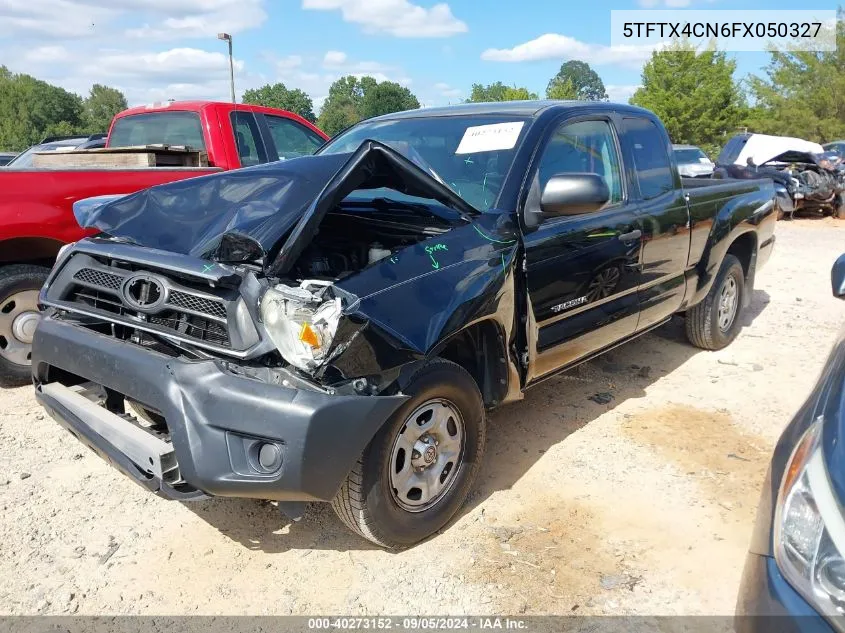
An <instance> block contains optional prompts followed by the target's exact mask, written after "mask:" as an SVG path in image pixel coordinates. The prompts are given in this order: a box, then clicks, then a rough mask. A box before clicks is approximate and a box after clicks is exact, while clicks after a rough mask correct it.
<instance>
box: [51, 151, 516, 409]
mask: <svg viewBox="0 0 845 633" xmlns="http://www.w3.org/2000/svg"><path fill="white" fill-rule="evenodd" d="M320 182H322V184H319V185H318V184H317V183H320ZM297 188H298V190H295V189H297ZM375 189H378V190H384V191H386V192H388V194H389V192H391V191H393V192H399V193H400V194H404V195H406V196H411V197H413V198H414V199H420V200H427V201H430V204H423V203H421V202H414V201H408V200H407V199H404V200H398V201H397V200H391V199H389V198H387V197H385V196H384V195H382V194H379V195H377V196H369V197H368V196H365V197H364V199H360V198H358V199H348V198H347V197H348V196H349V195H350V194H351V193H353V192H361V191H368V190H375ZM104 202H106V204H99V205H97V204H91V203H82V204H79V205H78V206H77V208H76V211H77V215H78V218H79V220H80V222H81V223H82V224H83V226H86V227H89V228H97V229H99V230H101V231H103V234H102V235H101V236H99V237H97V238H93V239H89V240H84V241H83V242H81V243H79V244H78V245H77V246H76V247H75V249H74V250H75V251H76V252H75V254H72V256H70V257H69V259H65V260H64V261H63V262H62V266H58V267H57V269H56V270H55V271H54V273H53V275H52V277H51V279H50V280H49V281H48V284H47V286H46V287H45V291H44V293H43V295H42V302H43V303H44V305H45V306H48V307H52V308H54V309H55V310H57V311H58V314H59V318H74V317H73V316H72V315H78V316H79V317H80V318H81V319H82V320H83V321H84V325H85V327H89V328H93V329H95V330H96V331H98V332H100V333H107V334H109V335H111V336H115V337H117V338H120V339H122V340H128V341H132V342H135V343H136V344H141V345H145V346H148V347H149V348H150V349H155V350H157V351H164V352H166V353H167V354H169V355H172V356H180V355H184V356H187V357H188V358H192V359H203V358H221V359H227V361H228V362H227V366H228V367H230V369H231V370H232V371H236V372H237V373H239V374H241V375H245V376H249V377H254V378H256V379H259V380H266V381H270V382H273V383H279V382H282V381H285V380H288V379H289V378H290V377H291V376H298V379H299V380H301V379H305V380H307V381H310V382H311V383H312V384H314V385H315V386H317V387H318V388H322V389H326V390H328V391H330V392H338V393H359V394H370V395H375V394H391V393H398V392H400V391H401V384H399V383H397V380H398V378H399V376H400V374H401V373H402V371H403V369H405V370H407V368H408V367H409V366H412V365H413V364H414V363H416V362H421V361H423V360H424V359H425V358H426V357H428V356H429V355H430V354H431V353H432V352H433V351H434V350H435V349H436V347H437V345H438V344H439V343H441V342H442V341H443V339H444V338H446V337H447V336H449V335H450V334H453V333H454V332H456V331H458V330H459V329H461V328H462V327H463V326H464V325H466V324H467V323H470V322H472V321H473V319H477V318H478V317H483V316H491V315H492V316H495V317H496V318H497V319H499V320H500V321H501V322H502V328H501V329H502V330H503V332H504V334H503V336H504V337H506V338H508V339H511V338H512V337H513V336H514V328H513V321H514V319H513V309H514V308H513V306H512V304H513V299H512V296H509V297H508V301H509V305H510V307H509V308H508V310H507V311H506V313H505V314H498V313H497V311H498V308H497V303H496V302H497V301H498V298H499V297H501V296H504V295H506V294H512V284H513V278H512V275H511V269H512V266H513V263H514V262H515V258H516V251H517V244H518V240H517V235H518V231H517V228H516V226H511V225H510V224H509V222H508V221H507V218H506V216H501V215H489V216H481V215H479V212H478V211H477V210H475V209H474V208H473V207H472V206H471V205H469V204H468V203H467V202H466V201H464V200H463V199H462V198H461V197H459V196H458V195H457V194H456V193H455V192H454V191H453V190H452V189H450V188H449V187H447V186H445V185H444V184H443V183H442V182H441V181H440V180H439V179H437V178H436V177H433V176H432V175H431V174H430V173H428V171H427V170H426V169H424V168H422V167H421V166H420V165H419V164H418V163H416V162H413V161H412V160H409V159H408V158H406V157H405V156H403V155H402V154H400V153H399V152H397V151H395V150H394V149H391V148H390V147H388V146H386V145H383V144H381V143H377V142H375V141H366V142H364V143H363V144H362V145H361V146H360V147H359V149H358V150H357V151H356V152H354V153H353V154H351V155H341V156H339V157H338V156H326V157H322V156H314V157H307V158H302V159H296V160H291V161H285V162H284V163H279V164H276V165H272V166H267V167H263V168H261V169H248V170H241V171H240V172H236V173H232V174H219V175H215V176H212V177H210V178H198V179H195V181H194V182H193V185H189V184H187V183H184V182H180V183H175V184H173V185H167V186H165V187H160V188H154V189H152V190H148V191H145V192H140V193H138V194H134V195H132V196H127V197H123V198H120V199H117V200H106V201H104ZM279 202H281V203H283V204H284V205H286V206H282V207H279V206H276V205H277V204H278V203H279ZM198 205H200V207H201V208H198ZM191 209H193V213H191V212H190V210H191ZM212 210H215V211H216V212H215V213H213V212H212ZM271 210H272V212H271ZM165 215H169V218H168V220H167V221H166V220H165V219H164V216H165ZM168 227H169V228H168ZM456 229H461V230H460V231H456ZM485 236H486V237H485ZM163 246H164V247H166V248H165V249H164V250H162V247H163ZM445 268H450V269H451V270H449V271H445V270H442V269H445ZM433 273H440V274H438V276H437V278H436V279H435V278H432V277H431V274H433ZM411 280H413V281H414V283H413V284H411V285H409V284H408V282H409V281H411ZM400 288H401V291H400V290H398V289H400ZM389 292H390V293H391V294H392V298H391V299H390V300H385V297H386V296H387V295H388V293H389ZM144 293H146V294H144ZM150 293H152V294H150ZM426 299H431V300H433V301H427V300H426ZM438 302H439V303H438ZM467 304H469V305H473V304H474V307H473V311H471V312H467V309H466V305H467ZM406 308H407V309H410V310H411V311H410V312H407V311H406ZM511 369H512V373H515V372H516V367H515V364H513V366H512V367H511ZM497 399H498V400H501V399H503V396H500V397H499V398H497Z"/></svg>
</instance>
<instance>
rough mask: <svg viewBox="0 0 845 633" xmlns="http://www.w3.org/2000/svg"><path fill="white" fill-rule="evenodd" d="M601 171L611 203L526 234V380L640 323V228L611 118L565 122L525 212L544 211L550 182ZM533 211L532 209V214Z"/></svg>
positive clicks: (549, 144) (546, 152)
mask: <svg viewBox="0 0 845 633" xmlns="http://www.w3.org/2000/svg"><path fill="white" fill-rule="evenodd" d="M584 172H586V173H596V174H598V175H599V176H601V177H602V179H603V180H604V181H605V183H606V184H607V187H608V190H609V192H610V199H609V200H608V202H607V203H606V204H605V205H604V207H602V208H601V209H599V210H598V211H594V212H592V213H585V214H582V215H573V216H559V217H545V218H543V219H542V221H541V222H540V224H539V225H538V226H537V227H536V228H527V227H526V229H525V235H524V243H525V256H526V276H527V286H528V298H529V324H528V327H529V331H528V343H529V347H530V348H531V351H532V353H530V354H529V358H530V359H531V360H530V362H529V367H528V376H527V379H528V382H531V381H533V380H537V379H539V378H542V377H543V376H546V375H549V374H552V373H554V372H555V371H557V370H559V369H561V368H563V367H566V366H568V365H571V364H573V363H575V362H577V361H579V360H583V359H585V358H586V357H588V356H590V355H592V354H594V353H596V352H598V351H599V350H601V349H602V348H605V347H607V346H609V345H611V344H613V343H615V342H617V341H619V340H621V339H624V338H626V337H628V336H630V335H632V334H633V333H634V332H635V330H636V328H637V320H638V318H639V311H640V306H639V300H638V297H637V286H638V285H639V283H640V277H641V268H640V257H641V252H642V227H641V225H640V219H639V217H638V215H637V214H636V213H635V210H634V208H632V206H631V205H629V204H628V201H627V184H626V182H625V181H624V179H623V174H624V173H625V172H624V170H623V169H622V162H621V153H620V151H619V142H618V136H617V133H616V129H615V127H614V125H613V121H612V120H611V118H610V117H595V118H582V119H578V120H571V119H570V120H567V121H564V122H563V123H560V124H559V125H558V126H556V127H555V128H554V129H553V131H552V132H551V133H550V135H549V137H548V138H547V139H546V141H545V147H544V148H543V150H542V153H541V154H540V159H539V161H538V162H537V164H536V166H535V172H534V174H533V176H532V178H533V179H534V180H533V181H532V182H533V185H532V187H531V189H532V193H531V194H529V196H528V198H527V200H526V203H525V204H526V216H525V217H526V218H527V217H528V211H531V210H533V211H534V212H538V211H539V199H540V195H541V192H542V191H543V187H544V186H545V185H546V183H547V182H548V181H549V179H550V178H551V177H552V176H554V175H557V174H563V173H584ZM532 206H533V209H532Z"/></svg>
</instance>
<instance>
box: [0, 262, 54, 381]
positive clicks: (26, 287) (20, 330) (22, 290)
mask: <svg viewBox="0 0 845 633" xmlns="http://www.w3.org/2000/svg"><path fill="white" fill-rule="evenodd" d="M49 272H50V271H49V269H47V268H44V267H42V266H31V265H28V264H15V265H12V266H5V267H3V268H0V383H2V384H4V385H8V386H14V385H20V384H25V383H27V382H29V381H30V374H31V366H32V337H33V335H34V334H35V327H36V326H37V325H38V320H39V319H40V313H39V311H38V292H39V291H40V290H41V286H43V285H44V282H45V281H46V280H47V275H48V273H49Z"/></svg>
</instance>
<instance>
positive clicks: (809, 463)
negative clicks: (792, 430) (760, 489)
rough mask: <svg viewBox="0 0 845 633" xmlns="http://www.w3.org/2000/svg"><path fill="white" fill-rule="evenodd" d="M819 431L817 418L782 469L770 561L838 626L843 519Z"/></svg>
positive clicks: (842, 603)
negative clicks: (828, 473)
mask: <svg viewBox="0 0 845 633" xmlns="http://www.w3.org/2000/svg"><path fill="white" fill-rule="evenodd" d="M821 429H822V421H821V419H818V420H816V421H815V422H814V423H813V424H812V425H811V426H810V428H809V429H807V431H806V432H805V433H804V435H803V436H802V438H801V440H800V441H799V442H798V445H797V446H796V447H795V450H793V452H792V456H791V457H790V459H789V462H788V463H787V465H786V471H785V473H784V476H783V481H782V482H781V488H780V494H779V495H778V504H777V510H776V515H775V530H774V550H775V560H776V561H777V564H778V567H779V568H780V571H781V573H782V574H783V575H784V577H785V578H786V579H787V580H788V581H789V584H791V585H792V586H793V587H794V588H795V589H796V590H797V591H798V593H800V594H801V595H802V596H804V598H805V599H806V600H807V601H808V602H809V603H810V604H812V605H813V606H814V607H815V608H816V609H818V610H819V611H820V612H821V613H822V614H823V615H825V616H827V617H828V618H829V619H830V620H831V622H835V623H836V624H837V625H841V624H842V616H843V614H845V558H843V552H845V518H843V516H842V512H841V511H840V509H839V504H838V502H837V501H836V497H835V496H834V493H833V490H832V488H831V485H830V481H829V479H828V475H827V469H826V467H825V464H824V458H823V455H822V450H821V446H820V444H821ZM836 628H837V629H838V630H842V627H841V626H837V627H836Z"/></svg>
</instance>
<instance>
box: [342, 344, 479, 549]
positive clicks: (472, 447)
mask: <svg viewBox="0 0 845 633" xmlns="http://www.w3.org/2000/svg"><path fill="white" fill-rule="evenodd" d="M404 393H406V394H407V395H409V396H411V398H410V400H409V401H408V402H407V403H405V404H404V405H403V406H402V407H400V408H399V410H398V411H396V413H395V414H394V415H393V416H392V417H391V418H390V419H389V420H388V421H387V422H386V423H385V424H384V426H383V427H382V428H381V429H380V430H379V432H378V433H377V434H376V436H375V437H374V438H373V440H372V441H371V442H370V444H369V445H368V446H367V448H366V449H365V450H364V452H363V454H362V455H361V457H360V458H359V459H358V462H357V463H356V464H355V466H354V467H353V468H352V471H351V472H350V473H349V475H348V476H347V478H346V481H345V482H344V483H343V485H342V486H341V488H340V490H339V491H338V493H337V495H336V496H335V498H334V499H333V500H332V508H334V511H335V512H336V513H337V515H338V517H340V520H341V521H343V522H344V523H345V524H346V526H347V527H349V529H351V530H352V531H353V532H355V533H357V534H359V535H360V536H362V537H364V538H365V539H367V540H369V541H372V542H373V543H376V544H377V545H381V546H382V547H387V548H402V547H407V546H409V545H413V544H414V543H417V542H419V541H421V540H423V539H425V538H426V537H428V536H430V535H431V534H434V533H435V532H437V531H438V530H439V529H441V528H442V527H443V526H444V525H446V524H447V523H448V522H449V520H450V519H451V518H452V517H453V516H454V515H455V513H456V512H457V511H458V509H459V508H460V507H461V506H462V505H463V503H464V501H465V500H466V498H467V495H468V494H469V491H470V488H471V486H472V485H473V482H474V481H475V477H476V475H477V474H478V469H479V466H480V465H481V459H482V456H483V455H484V445H485V441H486V434H487V426H486V418H485V411H484V403H483V401H482V398H481V394H480V393H479V391H478V386H477V385H476V384H475V381H474V380H473V378H472V376H470V375H469V373H467V372H466V370H464V369H463V368H462V367H460V366H459V365H456V364H455V363H452V362H450V361H447V360H443V359H440V358H436V359H434V360H432V361H431V362H430V363H428V364H426V365H425V366H423V367H422V368H421V369H420V370H419V371H418V372H417V373H416V374H415V375H414V376H413V378H412V379H411V381H410V384H409V385H408V387H407V388H406V389H405V390H404ZM432 399H442V400H446V401H448V402H450V403H451V404H452V405H453V406H454V407H455V408H456V409H457V411H458V412H459V413H460V416H461V418H462V421H463V435H464V438H463V450H462V452H461V454H462V457H461V458H459V460H458V461H457V466H456V468H457V470H456V472H455V474H454V476H453V478H452V480H451V482H452V483H451V484H450V486H449V487H448V489H447V490H446V491H445V492H444V493H443V496H442V497H440V498H439V499H438V500H437V501H436V502H435V503H434V505H432V506H431V507H429V508H427V509H424V510H420V511H416V512H414V511H410V510H408V509H405V508H403V507H401V506H400V505H399V502H398V501H397V499H396V498H395V494H394V491H393V490H392V489H391V488H392V487H391V483H390V474H389V468H390V467H391V463H392V449H393V445H394V441H395V439H396V437H397V436H398V434H399V433H401V432H403V430H404V429H405V425H406V423H407V420H408V417H409V416H410V415H411V414H412V413H413V412H414V411H416V410H417V409H418V408H419V407H420V406H421V405H424V404H425V403H427V402H428V401H430V400H432Z"/></svg>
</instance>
